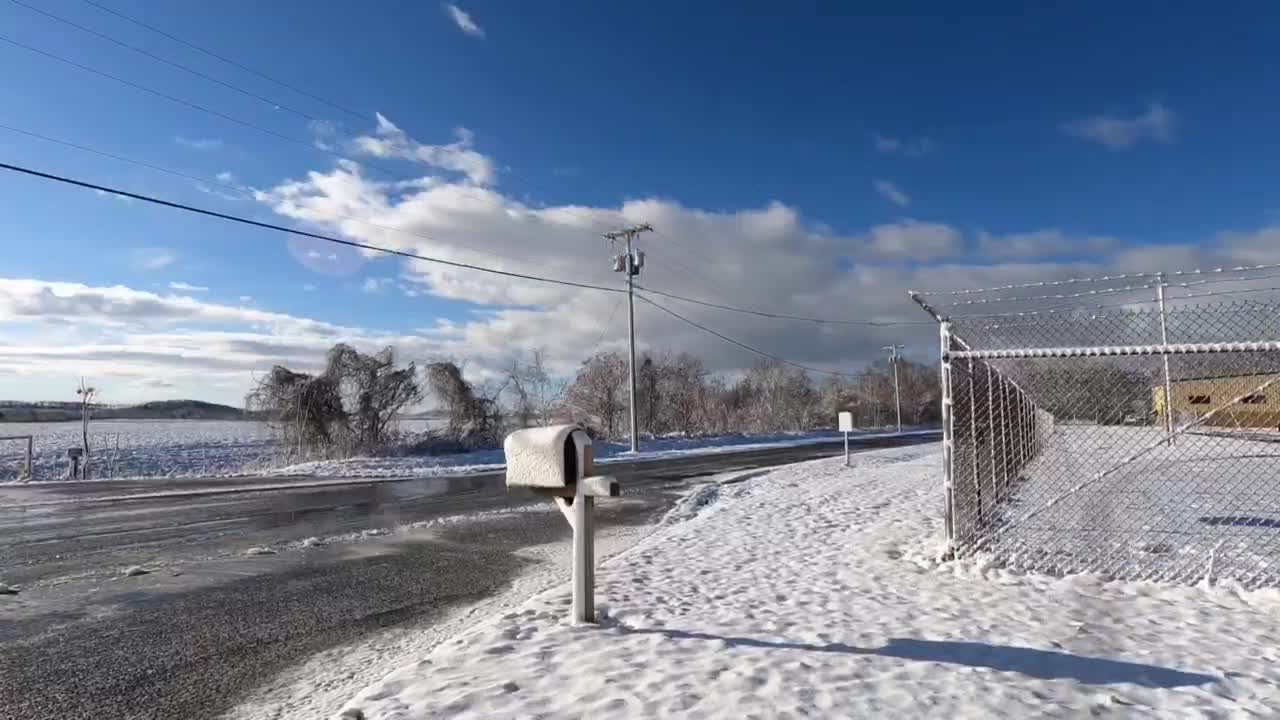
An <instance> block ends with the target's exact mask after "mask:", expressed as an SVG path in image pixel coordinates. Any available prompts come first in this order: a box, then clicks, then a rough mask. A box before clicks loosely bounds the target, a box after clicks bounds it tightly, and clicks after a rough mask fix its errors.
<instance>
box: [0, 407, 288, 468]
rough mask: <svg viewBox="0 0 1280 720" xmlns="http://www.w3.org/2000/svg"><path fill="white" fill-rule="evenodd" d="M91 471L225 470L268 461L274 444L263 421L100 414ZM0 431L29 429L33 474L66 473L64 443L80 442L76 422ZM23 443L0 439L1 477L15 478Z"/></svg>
mask: <svg viewBox="0 0 1280 720" xmlns="http://www.w3.org/2000/svg"><path fill="white" fill-rule="evenodd" d="M89 428H90V432H89V446H90V448H91V449H92V450H93V463H94V464H93V470H92V472H93V474H94V476H95V477H107V476H108V475H112V474H113V475H114V477H138V476H149V477H157V476H159V477H179V476H192V475H225V474H230V473H235V472H239V471H240V470H241V469H242V468H246V467H253V466H254V465H255V464H261V465H269V464H270V462H271V460H272V458H273V456H274V450H273V446H272V442H271V437H270V433H269V432H268V430H267V428H266V426H264V425H262V424H261V423H256V422H236V421H230V420H176V421H175V420H99V421H94V422H93V423H91V424H90V426H89ZM0 435H32V436H34V437H33V445H34V448H33V453H32V454H33V458H32V465H33V468H32V470H33V474H34V475H35V479H36V480H59V479H63V478H64V477H65V476H66V474H67V456H66V453H67V448H73V447H80V445H81V437H80V423H79V422H60V423H5V424H3V425H0ZM25 454H26V447H25V445H24V444H23V443H21V442H17V441H6V442H2V443H0V480H13V479H15V478H16V477H17V471H18V469H19V468H20V466H21V465H22V463H23V462H25V460H24V458H25Z"/></svg>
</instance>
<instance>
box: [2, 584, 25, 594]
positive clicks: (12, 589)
mask: <svg viewBox="0 0 1280 720" xmlns="http://www.w3.org/2000/svg"><path fill="white" fill-rule="evenodd" d="M19 592H22V591H21V590H20V589H19V588H18V586H17V585H9V584H7V583H2V582H0V595H17V594H18V593H19Z"/></svg>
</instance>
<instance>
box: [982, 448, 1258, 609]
mask: <svg viewBox="0 0 1280 720" xmlns="http://www.w3.org/2000/svg"><path fill="white" fill-rule="evenodd" d="M1162 439H1163V435H1162V433H1161V431H1160V430H1159V429H1158V428H1152V427H1118V426H1084V425H1059V426H1058V427H1057V428H1056V430H1055V431H1054V433H1053V435H1052V437H1051V438H1050V441H1049V442H1048V444H1047V445H1046V447H1045V450H1044V451H1043V452H1042V453H1041V454H1040V455H1039V456H1037V457H1036V458H1035V459H1034V460H1032V461H1031V463H1030V464H1029V465H1028V466H1027V467H1026V468H1025V470H1024V472H1023V475H1024V477H1025V478H1026V481H1025V482H1022V483H1019V484H1018V485H1017V486H1016V490H1015V493H1014V495H1013V500H1014V501H1013V503H1012V504H1011V505H1010V506H1009V507H1008V508H1006V509H1005V510H1004V512H1003V519H1004V521H1006V522H1007V523H1008V525H1007V526H1006V527H1005V528H1003V529H1002V530H1001V532H1000V535H999V536H998V538H999V539H998V541H997V542H996V543H994V544H991V545H989V546H988V547H989V548H990V549H992V550H994V551H997V552H998V553H999V554H1001V555H1003V556H1005V557H1006V559H1007V560H1008V561H1009V562H1010V563H1012V564H1015V565H1017V566H1019V567H1022V568H1024V569H1030V570H1037V571H1043V572H1050V573H1053V574H1065V573H1069V572H1078V571H1082V570H1089V571H1094V572H1102V573H1106V574H1109V575H1112V576H1115V577H1126V578H1130V579H1158V580H1175V581H1184V582H1187V581H1190V582H1194V581H1196V580H1199V579H1200V578H1203V577H1204V576H1205V575H1206V574H1207V573H1208V572H1209V571H1210V566H1211V565H1212V571H1213V574H1214V576H1215V577H1217V578H1219V579H1221V578H1230V579H1235V580H1238V581H1240V582H1245V583H1254V584H1273V583H1274V582H1275V581H1276V580H1278V579H1280V444H1277V443H1275V442H1266V441H1259V440H1257V439H1255V438H1254V437H1253V436H1252V435H1230V434H1219V433H1213V434H1186V435H1183V436H1182V437H1180V438H1178V441H1177V444H1176V445H1175V446H1173V447H1168V446H1166V445H1164V444H1163V443H1162V442H1161V441H1162ZM1152 446H1154V449H1153V450H1152V451H1151V452H1149V453H1148V454H1146V455H1144V456H1142V457H1140V458H1138V459H1137V460H1135V461H1133V462H1132V463H1128V464H1124V462H1125V460H1126V459H1128V458H1129V457H1130V456H1132V455H1135V454H1137V453H1138V452H1139V451H1141V450H1143V449H1144V448H1148V447H1152ZM1117 466H1119V467H1118V469H1117V470H1116V471H1115V472H1114V473H1113V474H1111V475H1108V476H1107V477H1105V478H1102V479H1100V480H1096V481H1094V480H1092V478H1095V477H1096V476H1098V475H1099V474H1100V473H1103V472H1105V471H1107V470H1109V469H1111V468H1114V467H1117ZM1077 488H1078V489H1077Z"/></svg>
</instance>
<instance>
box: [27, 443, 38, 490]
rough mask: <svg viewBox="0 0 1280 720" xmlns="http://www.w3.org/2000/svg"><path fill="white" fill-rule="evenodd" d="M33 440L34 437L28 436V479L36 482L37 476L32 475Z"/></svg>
mask: <svg viewBox="0 0 1280 720" xmlns="http://www.w3.org/2000/svg"><path fill="white" fill-rule="evenodd" d="M31 440H32V436H30V435H28V436H27V479H28V480H35V479H36V478H35V476H34V475H32V474H31Z"/></svg>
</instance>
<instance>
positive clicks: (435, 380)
mask: <svg viewBox="0 0 1280 720" xmlns="http://www.w3.org/2000/svg"><path fill="white" fill-rule="evenodd" d="M427 386H428V388H429V391H430V394H431V397H432V398H433V399H434V400H435V402H436V404H437V406H438V407H439V408H440V409H442V410H444V412H445V415H446V416H447V417H448V426H447V427H446V430H445V432H446V433H447V435H448V436H449V438H450V439H452V440H454V441H456V442H458V443H460V444H461V445H462V446H465V447H480V446H493V445H496V444H497V442H498V440H499V439H500V438H499V435H500V434H501V432H502V417H503V415H502V407H501V405H499V403H498V401H497V397H498V395H500V394H501V391H502V388H501V387H497V388H480V389H477V388H476V387H475V386H474V385H472V384H471V383H469V382H467V380H466V378H464V377H463V376H462V368H460V367H459V366H458V365H457V364H456V363H454V362H452V361H449V360H441V361H436V362H431V363H428V364H427Z"/></svg>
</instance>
